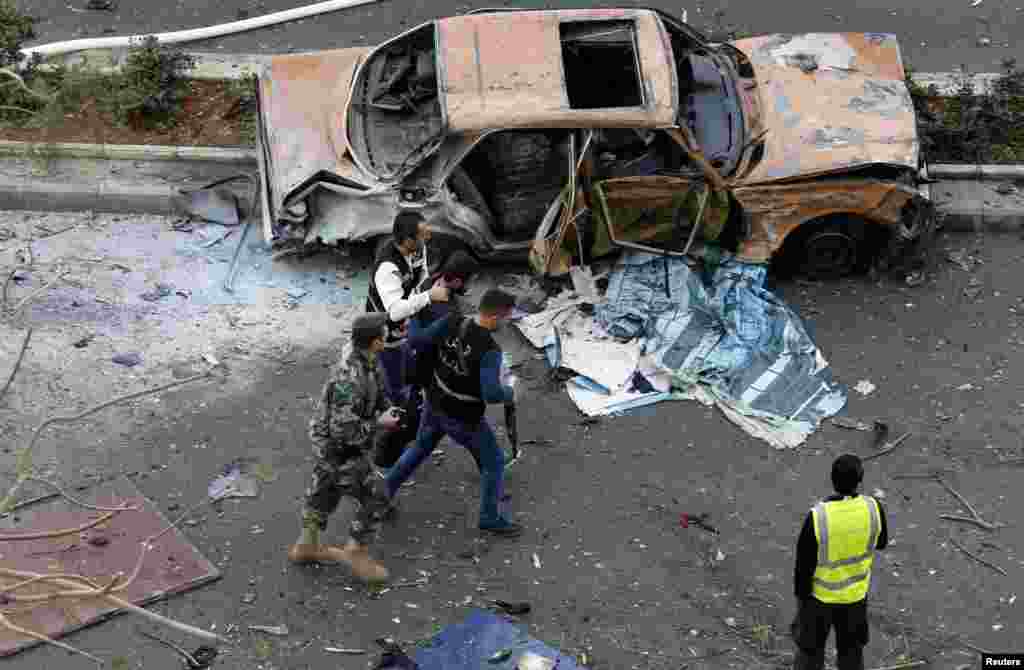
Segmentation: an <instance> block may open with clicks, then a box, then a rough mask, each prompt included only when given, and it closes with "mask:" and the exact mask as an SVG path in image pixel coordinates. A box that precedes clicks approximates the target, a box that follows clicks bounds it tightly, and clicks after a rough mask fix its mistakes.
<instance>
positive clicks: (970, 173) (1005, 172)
mask: <svg viewBox="0 0 1024 670" xmlns="http://www.w3.org/2000/svg"><path fill="white" fill-rule="evenodd" d="M928 176H930V177H933V178H936V179H976V180H979V181H989V180H998V179H1022V180H1024V165H960V164H955V163H939V164H936V165H929V166H928Z"/></svg>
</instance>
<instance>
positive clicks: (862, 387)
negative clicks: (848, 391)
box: [853, 379, 877, 396]
mask: <svg viewBox="0 0 1024 670" xmlns="http://www.w3.org/2000/svg"><path fill="white" fill-rule="evenodd" d="M876 388H877V387H876V386H875V385H874V384H872V383H871V381H870V380H868V379H861V380H860V381H859V382H857V385H856V386H854V387H853V390H854V391H856V392H857V393H859V394H861V395H862V396H869V395H871V394H872V393H874V392H875V389H876Z"/></svg>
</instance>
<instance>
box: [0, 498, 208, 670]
mask: <svg viewBox="0 0 1024 670" xmlns="http://www.w3.org/2000/svg"><path fill="white" fill-rule="evenodd" d="M71 495H73V496H74V497H75V498H76V499H78V500H80V501H82V502H84V503H87V504H90V505H94V506H97V507H119V506H134V507H138V510H137V511H131V512H120V513H118V514H117V515H115V516H114V517H113V518H112V519H109V520H107V521H105V522H104V523H102V524H100V525H99V526H96V527H94V528H90V529H88V530H85V531H82V532H81V533H76V534H73V535H66V536H64V537H60V538H48V539H43V540H24V541H21V540H19V541H6V542H5V541H0V565H3V567H5V568H7V569H10V570H20V571H26V572H34V573H41V574H56V573H63V574H77V575H82V576H83V577H88V578H90V579H92V580H94V581H96V582H98V583H100V584H108V583H110V579H111V578H112V577H113V576H114V575H115V574H116V573H118V572H124V574H125V576H126V577H127V576H129V575H131V573H132V571H133V570H134V569H135V564H136V563H137V562H138V558H139V553H140V552H141V551H142V541H143V540H145V539H146V538H147V537H152V536H153V535H155V534H157V533H159V532H160V531H161V530H163V529H164V528H166V527H167V526H168V525H169V524H170V521H169V520H168V519H167V518H165V517H164V515H163V514H161V512H160V510H158V509H157V508H156V506H155V505H154V504H153V503H152V501H150V500H149V499H148V498H146V497H145V496H143V495H142V493H140V492H139V490H138V489H137V488H136V487H135V485H134V484H132V483H131V482H130V481H128V480H127V479H124V478H120V479H117V480H114V481H111V482H107V483H105V484H103V485H101V486H98V487H94V488H93V489H90V490H88V491H84V492H75V493H72V494H71ZM102 514H103V513H102V512H96V511H92V510H88V509H85V508H82V507H79V506H77V505H74V504H72V503H70V502H68V501H67V500H64V499H63V498H55V499H53V500H50V501H45V502H39V503H37V504H35V505H31V506H29V507H25V508H23V509H19V510H17V511H16V512H14V513H13V514H11V515H10V516H8V517H7V518H6V519H3V520H0V535H3V534H9V535H17V534H25V533H36V532H49V531H53V530H59V529H64V528H76V527H78V526H81V525H84V524H86V523H88V522H89V521H92V520H94V519H97V518H99V517H100V516H102ZM14 516H18V517H19V518H20V521H19V522H18V523H14V521H13V518H14ZM98 538H104V539H105V541H104V539H98ZM220 577H221V573H220V570H218V569H217V568H216V567H215V566H214V565H213V563H211V562H210V561H209V560H207V559H206V557H205V556H203V555H202V554H201V553H199V550H198V549H196V547H195V546H193V545H192V543H191V542H189V541H188V538H186V537H185V535H184V534H183V533H181V531H179V530H177V529H174V530H170V531H168V532H167V533H165V534H164V535H163V536H161V537H160V539H159V540H157V542H156V544H155V546H154V547H153V549H152V550H150V552H149V554H148V555H147V556H146V560H145V562H144V563H143V564H142V569H141V570H140V572H139V576H138V577H137V578H136V579H135V581H134V582H132V584H131V586H129V587H128V588H127V589H125V590H124V591H121V592H120V593H118V594H117V595H118V596H119V597H121V598H123V599H124V600H127V601H129V602H132V603H134V604H136V605H146V604H149V603H153V602H156V601H158V600H162V599H164V598H167V597H168V596H170V595H173V594H176V593H182V592H184V591H188V590H190V589H194V588H196V587H197V586H201V585H203V584H207V583H209V582H212V581H215V580H217V579H220ZM17 581H20V580H18V579H14V578H9V577H3V576H0V587H4V586H11V585H13V584H15V583H16V582H17ZM54 590H55V589H54V586H48V585H37V584H33V585H30V586H28V587H26V588H24V589H19V590H18V592H17V593H18V595H33V594H42V593H50V592H53V591H54ZM120 611H121V610H119V609H117V608H116V607H115V606H113V605H109V604H107V603H106V602H105V601H103V600H100V599H98V598H97V599H61V600H55V601H46V602H41V603H25V604H22V603H7V604H4V603H0V612H3V613H4V614H5V615H6V616H7V617H8V618H9V619H10V620H11V622H12V623H14V624H15V625H17V626H20V627H22V628H26V629H29V630H34V631H36V632H39V633H43V634H44V635H48V636H50V637H51V638H59V637H61V636H64V635H67V634H68V633H71V632H73V631H76V630H79V629H81V628H84V627H86V626H90V625H93V624H96V623H99V622H101V621H104V620H106V619H107V618H109V617H111V616H113V615H114V614H117V613H119V612H120ZM37 644H42V643H41V642H39V641H37V640H33V639H31V638H28V637H25V636H22V635H19V634H17V633H13V632H11V631H8V630H4V629H0V657H2V656H9V655H11V654H16V653H18V652H19V651H23V650H25V649H27V648H29V647H33V646H35V645H37Z"/></svg>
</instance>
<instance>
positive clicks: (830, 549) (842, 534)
mask: <svg viewBox="0 0 1024 670" xmlns="http://www.w3.org/2000/svg"><path fill="white" fill-rule="evenodd" d="M863 479H864V466H863V464H862V463H861V460H860V459H859V458H857V457H856V456H854V455H852V454H844V455H842V456H840V457H839V458H837V459H836V460H835V462H834V463H833V464H832V485H833V487H835V490H836V495H833V496H830V497H828V498H826V499H825V500H824V501H822V502H820V503H818V504H817V505H815V506H814V507H813V508H812V509H811V511H810V512H808V514H807V518H806V519H805V521H804V525H803V529H802V530H801V531H800V539H799V540H797V547H796V568H795V570H794V576H793V582H794V590H795V593H796V598H797V603H798V609H797V615H796V619H795V620H794V621H793V627H792V633H793V640H794V641H795V642H796V646H797V655H796V661H795V663H794V666H793V668H794V670H822V668H823V667H824V664H825V642H826V641H827V640H828V634H829V631H830V630H831V629H832V627H833V626H834V627H835V629H836V652H837V656H838V657H837V659H836V667H837V670H864V645H866V644H867V642H868V616H867V612H868V610H867V596H868V590H869V587H870V585H871V564H872V562H873V561H874V553H875V550H877V549H885V547H886V545H887V544H888V543H889V528H888V522H887V521H886V515H885V509H884V508H883V507H882V504H881V503H880V502H878V501H877V500H876V499H874V498H872V497H871V496H864V495H859V494H858V493H857V489H858V487H859V486H860V483H861V481H862V480H863Z"/></svg>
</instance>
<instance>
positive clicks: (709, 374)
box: [519, 251, 846, 449]
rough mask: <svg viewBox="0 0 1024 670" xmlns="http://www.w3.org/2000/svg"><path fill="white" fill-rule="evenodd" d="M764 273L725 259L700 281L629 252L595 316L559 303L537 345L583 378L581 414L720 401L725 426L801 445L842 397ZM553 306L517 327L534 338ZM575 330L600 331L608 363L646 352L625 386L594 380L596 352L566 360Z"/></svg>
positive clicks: (664, 260) (681, 264) (670, 260)
mask: <svg viewBox="0 0 1024 670" xmlns="http://www.w3.org/2000/svg"><path fill="white" fill-rule="evenodd" d="M766 275H767V270H766V268H765V267H764V266H761V265H753V264H748V263H743V262H740V261H737V260H735V259H733V258H731V257H728V256H726V257H725V258H724V259H723V260H722V261H721V262H720V263H719V264H718V265H717V267H715V268H714V269H713V273H712V274H711V276H710V277H707V278H704V277H702V276H701V275H700V274H699V273H697V272H695V271H694V270H692V269H691V268H690V267H689V265H688V264H687V262H686V260H685V259H682V258H675V257H663V256H655V255H653V254H646V253H641V252H635V251H629V252H627V253H625V254H624V255H623V257H622V258H621V259H620V260H619V262H618V264H617V265H616V268H615V270H614V271H613V272H612V275H611V277H610V280H609V284H608V290H607V293H606V295H605V297H604V300H603V301H602V302H601V303H599V304H598V305H597V306H596V309H595V311H594V317H593V318H591V317H586V316H583V315H580V314H579V312H578V310H572V309H570V308H566V307H564V306H561V307H559V308H556V310H558V309H560V310H561V311H560V312H559V314H558V315H555V317H554V318H553V319H551V321H552V326H551V328H552V330H553V331H554V335H553V336H552V337H550V338H548V339H546V340H544V342H543V346H545V348H546V349H547V350H548V359H549V361H550V362H551V363H552V365H562V366H564V367H569V368H571V369H573V370H574V371H575V372H577V373H578V374H579V375H580V376H579V377H576V378H575V379H573V380H570V382H569V383H568V384H567V389H568V391H569V394H570V396H571V397H572V398H573V400H574V402H576V404H577V406H578V407H579V408H580V410H581V411H583V412H585V413H587V414H590V415H596V414H612V413H617V412H621V411H625V410H628V409H633V408H635V407H638V406H641V405H648V404H652V403H654V402H660V401H662V400H668V399H695V400H699V401H700V402H702V403H704V404H706V405H712V404H714V405H717V406H718V407H719V408H721V409H722V411H723V413H725V415H726V416H727V417H728V418H729V420H730V421H733V422H734V423H736V424H737V425H739V426H740V427H742V428H743V429H744V430H745V431H747V432H748V433H750V434H751V435H753V436H755V437H758V438H760V439H763V440H765V441H767V442H768V443H770V444H771V445H772V446H774V447H776V448H780V449H781V448H792V447H796V446H798V445H800V444H801V443H803V441H804V440H805V439H806V438H807V436H808V435H810V434H811V433H812V432H813V431H814V429H815V428H816V427H817V426H818V425H819V424H820V423H821V421H822V420H823V419H825V418H827V417H830V416H832V415H834V414H836V413H837V412H839V411H840V410H841V409H842V408H843V406H844V405H845V404H846V394H845V391H844V390H843V389H842V388H841V387H840V386H839V385H838V384H836V383H834V382H833V381H832V377H831V372H830V370H829V368H828V363H827V362H826V361H825V359H824V357H823V356H822V355H821V352H820V351H819V350H818V348H817V346H815V344H814V342H813V340H811V338H810V336H809V335H808V334H807V331H806V330H805V329H804V327H803V324H802V322H801V320H800V318H799V317H798V316H797V315H796V314H795V313H794V312H793V311H792V310H790V309H789V307H787V306H786V305H785V303H783V302H782V301H781V300H779V299H778V297H776V296H775V295H774V294H772V293H771V292H770V291H767V290H766V289H765V288H764V281H765V278H766ZM666 281H667V287H666ZM549 311H551V310H549ZM549 311H545V312H542V313H541V314H535V315H532V317H533V318H534V321H535V322H534V323H520V324H519V328H520V330H523V331H524V334H526V335H527V337H528V338H530V334H527V330H529V329H530V327H533V329H534V330H537V328H538V327H539V326H538V323H537V322H541V321H542V319H540V318H539V317H542V316H543V315H545V314H548V313H549ZM566 311H569V312H572V313H574V316H565V312H566ZM559 315H560V316H559ZM524 321H525V320H524ZM524 327H525V328H526V329H527V330H524ZM574 331H575V332H580V331H586V332H587V333H589V337H591V338H604V344H603V346H605V347H607V350H608V351H609V352H614V353H612V354H611V358H612V359H613V360H617V359H621V357H622V353H621V352H622V351H623V350H624V349H623V348H624V347H639V349H637V351H638V352H640V353H642V355H640V356H639V357H638V360H637V366H636V367H635V368H634V370H633V371H632V372H631V373H630V374H629V375H626V378H627V382H626V383H625V384H623V385H621V386H618V387H612V386H609V385H608V384H605V383H602V382H601V381H600V380H599V379H595V375H594V374H593V373H592V368H594V367H595V363H596V361H597V360H598V359H600V358H601V355H598V354H596V353H595V352H593V351H591V352H589V357H588V358H587V359H585V360H583V361H582V363H577V361H578V360H579V359H578V357H577V358H575V359H574V360H573V361H572V362H573V364H572V365H569V364H567V361H568V360H569V359H568V358H567V357H566V355H565V351H566V350H567V343H568V342H572V341H573V340H574V339H575V338H576V336H574V335H573V333H574ZM531 341H534V340H533V339H531ZM534 344H538V343H537V342H536V341H535V342H534ZM572 346H574V345H572V344H570V345H569V347H568V348H569V349H570V350H571V348H572ZM601 367H602V366H597V369H598V370H600V369H601ZM597 377H600V375H597ZM666 377H667V378H668V379H666ZM669 381H670V383H668V382H669Z"/></svg>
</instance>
